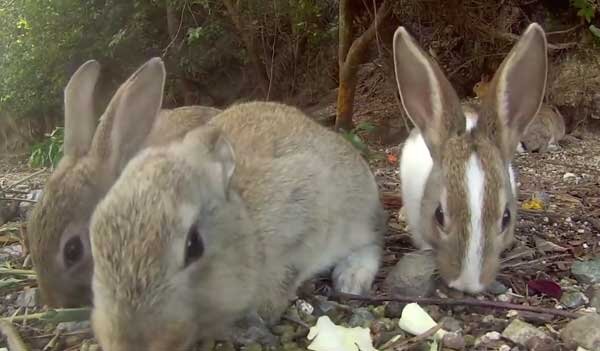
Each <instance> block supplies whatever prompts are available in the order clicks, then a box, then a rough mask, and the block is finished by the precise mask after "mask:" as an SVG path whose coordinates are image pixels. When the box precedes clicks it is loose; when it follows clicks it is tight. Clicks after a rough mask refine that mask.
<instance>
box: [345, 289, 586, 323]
mask: <svg viewBox="0 0 600 351" xmlns="http://www.w3.org/2000/svg"><path fill="white" fill-rule="evenodd" d="M334 297H336V298H338V299H346V300H355V301H365V302H371V303H383V302H389V301H395V302H400V303H411V302H416V303H418V304H421V305H438V306H474V307H486V308H492V309H502V310H517V311H529V312H537V313H547V314H551V315H555V316H561V317H565V318H577V317H581V314H579V313H574V312H568V311H562V310H558V309H555V308H544V307H535V306H525V305H517V304H514V303H508V302H501V301H486V300H477V299H472V298H468V299H450V298H445V299H441V298H434V297H411V296H401V295H394V296H393V297H367V296H359V295H353V294H343V293H336V294H335V295H334Z"/></svg>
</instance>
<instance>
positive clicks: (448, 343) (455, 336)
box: [442, 332, 466, 350]
mask: <svg viewBox="0 0 600 351" xmlns="http://www.w3.org/2000/svg"><path fill="white" fill-rule="evenodd" d="M442 341H443V344H444V347H447V348H450V349H453V350H464V349H465V346H466V343H465V338H464V337H463V336H462V335H461V334H460V333H453V332H450V333H446V334H444V337H443V338H442Z"/></svg>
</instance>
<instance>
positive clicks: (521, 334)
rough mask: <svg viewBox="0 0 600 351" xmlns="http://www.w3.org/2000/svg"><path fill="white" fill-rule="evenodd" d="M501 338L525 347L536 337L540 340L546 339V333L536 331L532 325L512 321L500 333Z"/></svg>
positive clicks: (516, 320) (520, 321)
mask: <svg viewBox="0 0 600 351" xmlns="http://www.w3.org/2000/svg"><path fill="white" fill-rule="evenodd" d="M502 336H503V337H505V338H506V339H508V340H510V341H512V342H514V343H515V344H519V345H523V346H525V345H526V344H527V341H529V340H530V339H531V338H534V337H538V338H541V339H545V338H548V336H547V335H546V333H544V332H543V331H541V330H539V329H537V328H536V327H534V326H533V325H531V324H529V323H526V322H523V321H522V320H519V319H514V320H513V321H512V322H510V324H509V325H508V326H507V327H506V329H504V331H503V332H502Z"/></svg>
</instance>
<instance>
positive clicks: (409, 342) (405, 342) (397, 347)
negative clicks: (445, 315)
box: [381, 324, 442, 351]
mask: <svg viewBox="0 0 600 351" xmlns="http://www.w3.org/2000/svg"><path fill="white" fill-rule="evenodd" d="M441 328H442V325H441V324H436V325H434V326H433V327H431V328H429V329H428V330H427V331H426V332H424V333H422V334H419V335H416V336H414V337H412V338H410V339H401V340H396V341H393V342H391V343H386V344H385V345H383V346H382V347H381V350H384V351H385V350H394V351H401V350H405V349H406V348H407V346H410V347H412V346H414V345H415V344H418V343H420V342H421V341H424V340H427V339H429V338H430V337H432V336H433V335H434V334H435V333H437V331H438V330H440V329H441Z"/></svg>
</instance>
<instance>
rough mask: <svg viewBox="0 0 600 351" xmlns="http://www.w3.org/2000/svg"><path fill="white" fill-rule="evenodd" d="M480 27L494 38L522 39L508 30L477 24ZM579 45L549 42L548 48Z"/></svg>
mask: <svg viewBox="0 0 600 351" xmlns="http://www.w3.org/2000/svg"><path fill="white" fill-rule="evenodd" d="M476 27H477V28H478V29H480V30H481V31H483V32H484V33H486V34H488V35H490V36H492V37H494V38H498V39H502V40H506V41H509V42H516V41H518V40H519V39H520V36H518V35H516V34H513V33H506V32H499V31H497V30H494V29H492V28H490V27H488V26H483V25H478V26H476ZM576 45H577V42H576V41H573V42H568V43H561V44H550V43H548V49H550V50H565V49H570V48H572V47H574V46H576Z"/></svg>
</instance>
